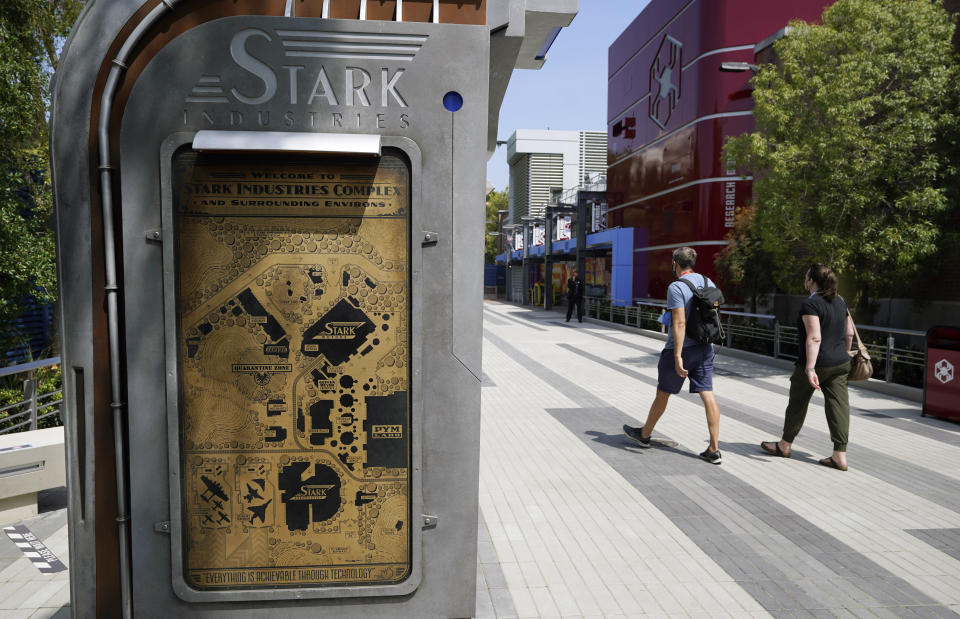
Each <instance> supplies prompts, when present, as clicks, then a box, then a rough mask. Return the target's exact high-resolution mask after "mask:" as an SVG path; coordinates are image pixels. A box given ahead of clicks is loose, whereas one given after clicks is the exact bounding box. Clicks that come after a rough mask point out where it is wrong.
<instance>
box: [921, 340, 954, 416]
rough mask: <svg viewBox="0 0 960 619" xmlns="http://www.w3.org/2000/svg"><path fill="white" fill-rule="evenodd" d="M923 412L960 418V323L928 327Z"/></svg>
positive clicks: (924, 413)
mask: <svg viewBox="0 0 960 619" xmlns="http://www.w3.org/2000/svg"><path fill="white" fill-rule="evenodd" d="M923 415H924V416H927V415H931V416H933V417H942V418H943V419H952V420H954V421H960V327H930V328H929V329H928V330H927V363H926V367H925V369H924V373H923Z"/></svg>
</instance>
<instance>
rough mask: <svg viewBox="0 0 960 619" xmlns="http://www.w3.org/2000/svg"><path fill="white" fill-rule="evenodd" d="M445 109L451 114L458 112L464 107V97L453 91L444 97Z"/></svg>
mask: <svg viewBox="0 0 960 619" xmlns="http://www.w3.org/2000/svg"><path fill="white" fill-rule="evenodd" d="M443 107H445V108H446V109H447V110H449V111H451V112H456V111H457V110H459V109H460V108H462V107H463V97H461V96H460V93H459V92H457V91H456V90H451V91H450V92H448V93H447V94H445V95H443Z"/></svg>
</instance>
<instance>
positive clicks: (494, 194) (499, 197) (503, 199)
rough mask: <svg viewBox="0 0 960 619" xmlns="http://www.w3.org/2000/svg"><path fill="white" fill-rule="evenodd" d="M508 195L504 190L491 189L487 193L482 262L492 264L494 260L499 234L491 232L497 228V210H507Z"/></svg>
mask: <svg viewBox="0 0 960 619" xmlns="http://www.w3.org/2000/svg"><path fill="white" fill-rule="evenodd" d="M508 205H509V197H508V193H507V192H506V191H491V192H490V193H488V194H487V225H486V237H485V241H484V251H483V262H484V264H493V263H494V262H496V259H497V254H498V253H500V252H499V251H498V250H499V249H500V247H502V245H500V241H499V238H500V237H499V236H497V235H496V234H493V233H495V232H498V230H497V211H505V210H507V206H508Z"/></svg>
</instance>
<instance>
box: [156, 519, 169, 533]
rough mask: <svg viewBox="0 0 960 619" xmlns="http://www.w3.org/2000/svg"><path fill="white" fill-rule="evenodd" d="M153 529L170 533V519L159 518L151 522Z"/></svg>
mask: <svg viewBox="0 0 960 619" xmlns="http://www.w3.org/2000/svg"><path fill="white" fill-rule="evenodd" d="M153 530H154V531H156V532H157V533H170V521H169V520H161V521H160V522H154V523H153Z"/></svg>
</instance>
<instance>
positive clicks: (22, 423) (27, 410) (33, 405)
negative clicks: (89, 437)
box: [0, 357, 63, 434]
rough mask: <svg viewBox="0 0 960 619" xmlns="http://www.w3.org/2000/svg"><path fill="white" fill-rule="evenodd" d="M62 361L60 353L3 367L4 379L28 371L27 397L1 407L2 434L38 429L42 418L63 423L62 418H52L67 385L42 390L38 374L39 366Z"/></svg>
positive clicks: (0, 369)
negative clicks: (61, 387)
mask: <svg viewBox="0 0 960 619" xmlns="http://www.w3.org/2000/svg"><path fill="white" fill-rule="evenodd" d="M59 364H60V357H52V358H50V359H41V360H40V361H33V362H31V363H21V364H19V365H13V366H10V367H5V368H0V379H2V378H6V377H8V376H16V375H18V374H25V375H26V379H25V380H24V381H23V400H21V401H19V402H14V403H12V404H7V405H5V406H2V407H0V434H9V433H11V432H23V431H26V430H36V429H37V428H38V427H39V426H40V422H41V421H43V420H46V419H50V420H51V421H58V423H56V424H54V425H62V423H60V422H59V418H58V419H51V418H52V417H53V416H55V415H59V414H60V404H61V403H62V402H63V389H55V390H53V391H47V392H45V393H39V390H40V383H39V381H38V380H37V378H36V373H37V371H38V370H42V369H44V368H48V367H52V366H56V365H59Z"/></svg>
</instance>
